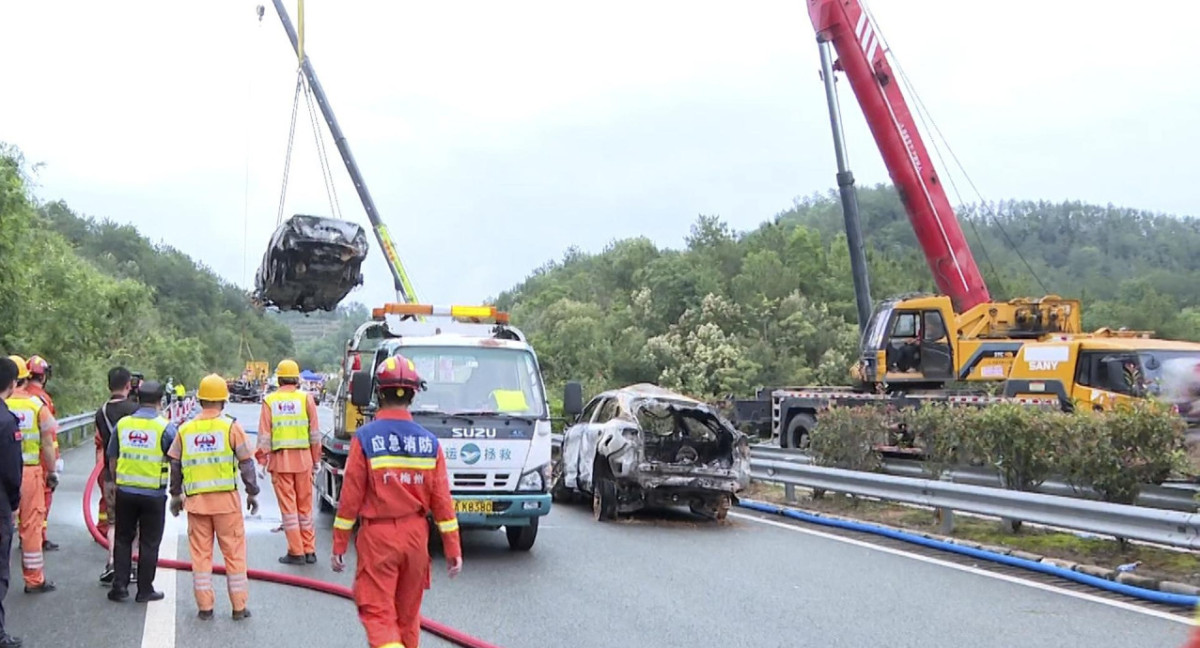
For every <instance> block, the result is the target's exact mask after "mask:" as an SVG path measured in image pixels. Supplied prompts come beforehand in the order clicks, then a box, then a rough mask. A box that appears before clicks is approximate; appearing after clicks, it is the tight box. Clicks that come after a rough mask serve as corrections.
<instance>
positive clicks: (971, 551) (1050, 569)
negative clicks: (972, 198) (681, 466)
mask: <svg viewBox="0 0 1200 648" xmlns="http://www.w3.org/2000/svg"><path fill="white" fill-rule="evenodd" d="M738 505H739V506H742V507H744V508H748V509H751V510H753V511H761V512H763V513H774V514H776V515H782V516H784V517H789V518H792V519H794V520H800V521H801V522H811V523H813V524H820V525H823V526H828V527H835V528H838V529H846V530H848V531H860V532H863V533H873V534H875V535H880V536H884V537H886V538H892V539H894V540H901V541H904V542H910V543H912V544H917V545H921V546H923V547H929V548H931V549H939V550H941V551H949V552H951V553H956V554H961V555H964V556H970V557H972V558H979V559H981V560H989V561H991V562H995V563H1000V564H1001V565H1008V566H1010V567H1020V568H1022V569H1028V570H1030V571H1035V572H1040V573H1043V574H1049V575H1051V576H1058V577H1059V578H1065V579H1067V580H1070V581H1075V582H1076V583H1083V584H1084V585H1091V586H1092V587H1097V588H1099V589H1102V590H1105V591H1108V592H1114V593H1116V594H1124V595H1126V596H1132V597H1134V598H1138V599H1142V600H1144V601H1150V602H1152V603H1162V604H1165V605H1177V606H1180V607H1187V608H1195V607H1196V605H1197V604H1198V603H1200V597H1196V596H1189V595H1186V594H1171V593H1169V592H1160V591H1157V590H1151V589H1146V588H1144V587H1134V586H1132V585H1126V584H1125V583H1117V582H1114V581H1110V580H1108V579H1105V578H1100V577H1098V576H1090V575H1088V574H1083V573H1080V572H1077V571H1071V570H1070V569H1064V568H1062V567H1058V566H1055V565H1048V564H1046V563H1040V562H1036V561H1033V560H1026V559H1024V558H1017V557H1015V556H1006V555H1004V554H999V553H995V552H992V551H984V550H982V549H975V548H973V547H966V546H963V545H959V544H954V543H952V542H945V541H943V540H933V539H931V538H926V537H924V536H919V535H916V534H913V533H905V532H903V531H896V530H893V529H888V528H884V527H881V526H877V525H874V524H865V523H862V522H851V521H849V520H838V519H834V518H827V517H823V516H819V515H813V514H811V513H805V512H803V511H797V510H795V509H791V508H787V507H784V506H778V505H775V504H768V503H766V502H759V501H756V500H747V499H743V500H741V501H739V502H738Z"/></svg>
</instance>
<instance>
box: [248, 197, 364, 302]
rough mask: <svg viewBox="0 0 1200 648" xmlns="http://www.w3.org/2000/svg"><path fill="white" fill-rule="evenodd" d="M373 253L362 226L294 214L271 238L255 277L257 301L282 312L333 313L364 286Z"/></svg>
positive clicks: (333, 219) (332, 219)
mask: <svg viewBox="0 0 1200 648" xmlns="http://www.w3.org/2000/svg"><path fill="white" fill-rule="evenodd" d="M368 249H369V246H368V243H367V233H366V231H365V230H364V229H363V228H362V226H361V225H358V224H356V223H352V222H349V221H344V220H338V219H335V218H324V217H321V216H310V215H306V214H296V215H295V216H292V217H291V218H290V219H288V220H287V221H285V222H284V223H283V224H282V225H280V226H279V227H278V228H277V229H276V230H275V233H274V234H273V235H272V236H271V242H270V244H269V245H268V246H267V251H266V253H265V254H264V255H263V260H262V265H261V266H259V269H258V274H256V275H255V278H254V284H255V293H254V297H255V300H256V301H258V302H259V303H261V304H262V305H263V306H267V307H274V308H278V309H279V310H283V311H300V312H304V313H307V312H311V311H315V310H325V311H332V310H334V309H335V308H337V305H338V303H340V302H341V301H342V300H343V299H345V298H346V295H348V294H350V291H351V290H353V289H354V288H355V287H356V286H359V285H361V284H362V282H363V275H362V263H363V261H364V260H365V259H366V258H367V251H368Z"/></svg>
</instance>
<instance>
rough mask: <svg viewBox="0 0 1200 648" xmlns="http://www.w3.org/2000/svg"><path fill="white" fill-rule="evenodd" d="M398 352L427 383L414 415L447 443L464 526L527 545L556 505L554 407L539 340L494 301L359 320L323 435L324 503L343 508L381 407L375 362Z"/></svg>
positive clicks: (388, 310)
mask: <svg viewBox="0 0 1200 648" xmlns="http://www.w3.org/2000/svg"><path fill="white" fill-rule="evenodd" d="M396 354H400V355H403V356H405V357H406V358H408V359H410V360H412V361H413V362H414V363H415V364H416V366H417V372H418V373H419V374H420V375H421V377H422V378H423V379H424V380H425V382H426V383H427V389H426V390H425V391H422V392H419V393H418V394H417V396H416V398H415V399H414V401H413V404H412V407H411V411H412V415H413V420H414V421H416V422H417V423H419V424H420V425H422V426H424V427H425V428H426V429H428V430H430V431H431V432H433V433H434V434H436V435H437V437H438V439H439V440H440V441H441V443H442V448H443V452H444V453H445V456H446V467H447V471H448V472H449V477H450V488H451V494H452V495H453V497H454V507H455V510H456V511H457V513H458V521H459V526H460V527H463V528H487V529H493V530H495V529H499V528H500V527H504V529H505V533H506V535H507V537H508V544H509V546H510V547H511V548H513V549H516V550H522V551H528V550H529V549H530V548H532V547H533V544H534V540H535V539H536V538H537V530H538V519H539V518H540V517H541V516H543V515H546V514H547V513H549V512H550V499H551V498H550V490H549V489H550V470H551V465H550V461H551V456H550V455H551V437H550V408H549V406H548V405H547V400H546V390H545V385H544V383H543V381H542V374H541V369H540V366H539V364H538V360H537V355H536V354H535V353H534V351H533V348H532V347H531V346H530V345H529V343H528V342H527V341H526V338H525V335H524V334H523V333H522V332H521V331H520V330H519V329H517V328H516V327H513V326H510V325H509V323H508V314H507V313H503V312H500V311H497V310H496V309H495V308H493V307H490V306H450V307H434V306H430V305H425V304H400V303H390V304H386V305H385V306H383V307H382V308H376V309H374V311H373V312H372V320H371V321H370V322H367V323H365V324H363V325H362V326H360V327H359V328H358V330H357V331H356V332H355V334H354V337H352V338H351V339H350V340H349V341H348V343H347V345H346V353H345V355H344V357H343V365H342V367H343V375H344V376H345V377H346V378H347V379H345V380H342V381H341V384H339V386H338V390H337V394H336V396H335V400H334V429H333V431H332V432H329V433H327V434H326V435H325V437H324V439H323V441H322V461H321V467H320V468H321V470H320V473H319V474H318V477H317V488H318V491H319V492H318V495H319V498H320V503H321V508H322V509H323V510H326V511H330V510H333V509H336V507H337V503H338V497H339V494H340V492H341V482H342V474H343V472H344V468H345V465H346V457H347V455H348V453H349V450H350V440H351V438H352V437H353V435H354V432H355V430H357V429H358V428H359V427H360V426H361V425H363V424H364V423H365V422H366V421H368V420H370V419H371V417H372V415H373V413H374V410H375V407H376V401H375V390H374V369H375V367H376V366H378V364H379V363H380V362H381V361H383V360H384V359H386V358H388V357H389V356H393V355H396Z"/></svg>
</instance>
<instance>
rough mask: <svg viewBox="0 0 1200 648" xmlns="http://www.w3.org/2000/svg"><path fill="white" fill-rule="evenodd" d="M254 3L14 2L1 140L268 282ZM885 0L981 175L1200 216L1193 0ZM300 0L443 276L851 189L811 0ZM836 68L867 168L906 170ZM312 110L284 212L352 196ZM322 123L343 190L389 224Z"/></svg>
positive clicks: (911, 65)
mask: <svg viewBox="0 0 1200 648" xmlns="http://www.w3.org/2000/svg"><path fill="white" fill-rule="evenodd" d="M257 4H258V3H257V2H254V1H252V0H251V1H243V0H222V1H220V2H205V3H188V2H162V1H161V0H159V1H150V0H140V1H135V0H123V1H122V2H103V3H99V2H82V1H71V2H27V3H26V2H22V3H18V2H16V1H15V0H5V1H3V2H0V60H3V61H5V64H4V65H3V67H0V80H2V85H0V88H3V92H4V97H3V100H2V101H0V141H6V142H8V143H11V144H15V145H17V146H19V147H21V149H22V150H23V151H24V152H25V155H26V157H27V158H28V159H29V160H30V161H31V162H42V163H44V164H45V167H44V168H43V169H42V170H41V171H40V173H39V175H38V183H39V186H38V188H37V193H38V196H39V197H40V198H41V199H42V200H53V199H63V200H66V201H67V203H68V204H69V205H70V206H71V207H73V208H74V209H75V210H76V211H78V212H82V213H85V214H87V215H91V216H96V217H107V218H111V219H114V220H116V221H120V222H128V223H133V224H135V225H136V226H137V227H138V228H139V229H140V230H141V231H142V232H143V233H144V234H146V235H147V236H149V237H150V238H151V239H152V240H154V241H156V242H157V241H161V242H165V243H168V244H170V245H173V246H175V247H177V248H179V249H181V250H183V251H185V252H186V253H188V254H190V255H192V256H193V257H194V258H197V259H199V260H202V261H204V262H205V263H207V264H208V265H209V266H210V267H212V268H214V269H216V270H217V271H218V272H220V273H221V274H222V275H223V276H225V277H226V278H228V279H229V280H231V281H235V282H237V283H239V284H241V285H243V286H247V287H249V286H252V285H253V276H254V272H255V270H256V269H257V267H258V264H259V262H260V260H261V256H262V252H263V250H264V247H265V245H266V243H267V240H268V238H269V237H270V234H271V232H272V231H273V230H274V228H275V225H276V214H277V206H278V201H279V194H280V180H281V175H282V171H283V161H284V153H285V150H286V140H287V131H288V125H289V118H290V115H291V107H292V96H293V91H294V88H295V66H296V62H295V57H294V55H293V54H292V52H291V48H290V45H289V43H288V41H287V38H286V36H285V35H284V31H283V29H282V27H281V25H280V21H279V18H278V16H277V15H276V14H275V12H274V10H273V9H272V7H271V4H270V3H269V2H268V3H266V14H265V16H264V18H263V20H262V22H261V24H260V23H259V21H258V19H257V17H256V15H255V6H256V5H257ZM285 4H286V6H287V8H288V11H289V12H290V13H291V14H292V18H293V20H295V18H296V3H295V0H289V1H288V2H286V3H285ZM870 8H871V10H872V12H873V14H874V16H875V18H876V19H877V21H878V27H879V29H880V31H882V32H883V34H884V36H885V37H886V39H887V41H888V43H889V44H890V45H891V47H892V51H893V53H894V55H895V56H896V57H897V58H898V59H899V61H900V63H901V65H902V66H903V68H904V70H905V72H906V73H907V74H908V76H909V78H910V79H911V80H912V82H913V83H914V85H915V87H916V88H917V90H918V91H919V92H920V96H921V99H922V100H923V102H924V104H925V106H926V107H927V108H928V109H929V111H930V112H931V114H932V115H933V117H934V119H935V120H936V121H937V124H938V125H939V127H940V129H941V131H942V133H943V134H944V135H945V137H946V139H947V140H948V141H949V143H950V146H951V147H952V148H953V150H954V152H955V153H956V154H957V156H958V157H959V159H960V160H961V161H962V162H963V164H964V166H965V167H966V169H967V171H968V172H969V173H970V175H971V177H972V179H973V180H974V181H975V183H976V184H977V185H978V186H979V188H980V190H981V191H982V193H983V194H984V196H985V197H986V198H988V199H1001V198H1028V199H1049V200H1062V199H1081V200H1085V201H1090V202H1096V203H1108V202H1112V203H1116V204H1120V205H1126V206H1132V207H1139V208H1144V209H1151V210H1156V211H1163V212H1168V213H1175V214H1179V215H1200V192H1197V190H1196V171H1197V165H1196V163H1195V159H1196V150H1197V146H1198V145H1200V119H1198V117H1200V90H1197V88H1196V74H1197V72H1196V66H1195V56H1194V51H1193V50H1194V40H1195V35H1194V31H1195V25H1196V23H1197V22H1198V21H1197V19H1198V18H1200V8H1198V5H1197V3H1194V2H1189V1H1185V0H1176V1H1172V2H1161V3H1157V4H1155V5H1154V6H1153V10H1148V9H1147V10H1142V11H1133V10H1131V5H1129V4H1128V3H1118V2H1111V3H1103V2H1101V3H1085V2H1083V1H1082V0H1039V1H1033V0H1025V1H1015V2H962V1H961V0H873V1H872V2H871V3H870ZM305 10H306V48H307V52H308V53H309V54H310V55H311V57H312V61H313V63H314V66H315V67H316V70H317V74H318V75H319V76H320V79H321V81H322V84H323V85H324V87H325V90H326V92H327V93H328V95H329V99H330V102H331V104H332V105H333V108H334V110H335V111H336V113H337V117H338V120H339V121H340V122H341V125H342V128H343V130H344V131H345V133H346V135H347V137H348V139H349V142H350V146H351V149H352V150H353V152H354V154H355V157H356V158H357V160H358V163H359V166H360V168H361V171H362V174H363V176H364V177H365V179H366V181H367V184H368V186H369V187H370V190H371V192H372V194H373V196H374V198H375V202H376V204H377V205H378V208H379V211H380V213H381V215H382V217H383V219H384V221H385V222H386V223H387V224H388V226H389V227H390V228H391V231H392V234H393V237H394V239H395V241H396V244H397V246H398V251H399V253H400V256H401V258H402V259H403V260H404V262H405V265H406V267H407V269H408V271H409V273H410V275H411V277H412V279H413V282H414V283H415V285H416V289H417V293H418V296H419V297H420V298H421V299H422V300H424V301H432V302H437V303H465V302H474V301H478V300H482V299H485V298H487V297H489V296H494V295H495V294H497V293H498V292H499V291H501V290H504V289H506V288H508V287H511V286H512V285H513V284H515V283H516V282H518V281H520V280H521V279H523V278H524V277H525V276H526V275H527V274H528V273H529V272H530V271H531V270H532V269H534V268H536V267H538V266H539V265H541V264H543V263H544V262H545V261H547V260H549V259H557V258H560V257H561V255H562V253H563V251H564V250H565V249H566V248H567V247H568V246H571V245H577V246H579V247H580V248H582V249H584V250H585V251H599V250H601V249H603V247H604V246H605V245H606V244H607V243H608V242H610V241H611V240H613V239H617V238H624V237H629V236H636V235H646V236H649V237H650V238H651V239H653V240H654V241H656V242H657V243H659V244H660V245H668V246H678V245H681V244H682V240H683V237H684V236H685V235H686V234H687V231H688V227H689V226H690V225H691V224H692V223H693V222H694V221H695V219H696V217H697V215H699V214H717V215H719V216H721V217H722V218H724V219H725V220H726V221H728V222H729V223H730V224H731V225H732V226H733V227H734V228H736V229H739V230H746V229H751V228H753V227H755V226H757V225H758V224H759V223H761V222H762V221H764V220H767V219H769V218H771V217H772V216H774V215H775V214H776V213H778V212H780V211H782V210H784V209H786V208H788V207H789V206H790V205H791V204H792V201H793V199H794V198H796V197H798V196H804V195H808V194H811V193H813V192H825V191H827V190H828V189H830V188H832V187H834V173H835V166H834V159H833V147H832V142H831V136H830V131H829V125H828V117H827V113H826V110H825V102H824V95H823V89H822V86H821V83H820V80H819V77H818V75H817V72H818V70H819V59H818V54H817V49H816V44H815V40H814V36H813V30H812V26H811V23H810V21H809V18H808V14H807V10H806V3H805V2H804V1H803V0H787V1H784V0H770V1H767V0H761V1H758V0H745V1H742V2H723V3H718V2H711V3H705V2H665V1H656V2H621V1H612V0H610V1H608V2H604V3H583V2H548V1H547V2H521V1H517V2H504V3H497V2H452V3H417V2H383V1H368V0H338V1H337V2H334V1H333V0H308V2H306V5H305ZM839 85H840V86H841V87H842V89H841V99H842V106H843V108H844V115H845V122H846V131H847V137H848V140H849V150H850V154H851V164H852V168H853V170H854V172H855V175H856V176H857V178H858V180H859V182H860V184H871V183H875V182H884V181H887V172H886V170H885V168H884V167H883V165H882V163H881V161H880V157H879V153H878V151H877V150H876V148H875V145H874V142H873V140H871V138H870V135H869V133H868V131H867V128H866V124H865V121H864V120H863V117H862V113H861V111H860V110H859V108H858V105H857V103H856V102H855V101H854V99H853V95H852V93H851V92H850V90H849V87H848V85H847V84H846V83H841V84H839ZM909 99H910V103H915V102H914V101H913V98H912V97H911V96H910V97H909ZM301 109H302V111H301V114H300V119H299V120H298V122H297V127H296V149H295V151H294V154H293V160H292V170H291V181H290V183H289V191H288V195H287V203H286V206H285V217H287V216H290V215H291V214H293V213H296V212H302V213H315V214H321V215H328V214H329V213H330V207H329V201H328V200H327V198H326V192H325V190H324V186H323V184H322V182H321V176H320V170H319V169H320V166H319V163H318V157H317V155H316V153H315V145H314V139H313V138H314V136H313V130H312V126H311V125H310V122H309V121H308V116H307V113H306V112H305V111H304V105H303V103H302V104H301ZM321 129H322V134H323V136H325V137H326V138H327V139H326V141H327V145H328V146H329V153H330V156H331V158H330V163H331V164H332V165H333V174H334V178H335V180H336V181H337V194H338V198H339V203H340V205H341V209H342V210H343V213H344V216H345V217H346V218H348V219H352V220H354V221H356V222H359V223H361V224H362V225H364V226H367V219H366V214H365V212H364V211H363V209H362V207H361V205H360V203H359V202H358V199H357V197H356V195H355V193H354V189H353V186H352V185H351V183H350V181H349V177H348V175H347V173H346V170H345V168H344V167H343V166H342V164H341V161H340V159H339V158H338V157H337V155H336V151H335V150H334V149H333V147H332V143H331V140H329V139H328V135H327V133H326V131H325V127H324V125H323V124H322V125H321ZM925 136H926V141H927V143H928V142H930V141H931V140H932V137H931V134H929V133H926V134H925ZM936 163H937V161H936V159H935V164H936ZM941 168H942V171H943V174H946V173H949V172H950V171H952V170H951V169H947V168H945V167H941ZM958 178H959V180H960V181H961V176H959V177H958ZM960 184H961V183H960ZM962 198H963V199H964V200H968V201H970V200H974V196H973V195H971V194H968V195H964V196H962ZM951 199H952V200H955V196H953V195H952V196H951ZM868 236H870V234H869V233H868ZM370 240H371V253H370V257H369V258H368V261H367V263H366V266H365V267H366V269H365V272H366V285H365V286H363V287H361V288H359V289H358V290H357V291H355V292H354V293H352V294H351V299H355V300H359V301H365V302H367V303H375V302H379V301H382V300H385V299H388V298H389V297H391V296H393V293H392V292H391V280H390V278H389V276H388V272H387V267H386V264H385V262H384V260H383V256H382V254H381V253H380V250H379V247H378V245H377V244H376V242H375V240H374V238H373V237H372V238H371V239H370Z"/></svg>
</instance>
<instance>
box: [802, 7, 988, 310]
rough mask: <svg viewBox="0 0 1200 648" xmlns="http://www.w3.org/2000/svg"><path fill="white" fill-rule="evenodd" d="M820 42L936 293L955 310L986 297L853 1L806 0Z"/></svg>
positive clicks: (872, 32) (873, 32)
mask: <svg viewBox="0 0 1200 648" xmlns="http://www.w3.org/2000/svg"><path fill="white" fill-rule="evenodd" d="M808 13H809V17H810V18H811V19H812V23H813V27H815V28H816V30H817V37H818V38H819V39H826V40H828V41H829V42H830V43H831V44H832V45H833V48H834V51H836V52H837V55H838V61H837V67H838V68H840V69H841V70H843V71H844V72H845V73H846V78H847V79H849V81H850V87H851V89H852V90H853V91H854V96H855V97H856V98H857V99H858V104H859V106H861V107H862V111H863V115H864V116H865V117H866V119H867V125H868V126H869V127H870V129H871V135H872V136H874V138H875V143H876V145H877V146H878V147H879V152H880V153H881V154H882V155H883V162H884V164H885V165H887V168H888V173H889V174H890V175H891V177H892V182H893V183H894V184H895V186H896V189H897V191H899V192H900V199H901V200H902V201H903V202H904V206H905V209H906V211H907V212H908V219H909V222H910V223H911V224H912V227H913V230H914V231H915V232H916V235H917V240H918V241H920V244H921V249H922V250H923V251H924V253H925V260H926V262H928V264H929V269H930V270H931V271H932V272H933V278H934V281H935V282H936V284H937V287H938V290H939V291H940V292H942V293H943V294H945V295H947V296H948V297H950V300H951V302H953V304H954V308H955V310H956V311H957V312H959V313H962V312H965V311H966V310H968V309H970V308H971V307H973V306H976V305H978V304H981V303H984V302H988V301H991V295H990V294H989V293H988V289H987V285H986V284H984V281H983V276H982V275H981V274H980V272H979V267H978V266H977V265H976V264H975V257H974V256H973V255H972V254H971V249H970V248H969V247H968V246H967V240H966V237H965V236H963V232H962V227H961V226H960V225H959V222H958V218H957V217H956V216H955V215H954V209H953V208H952V207H951V206H950V200H949V198H947V196H946V192H945V190H944V189H943V188H942V183H941V181H940V180H939V179H938V174H937V171H936V170H934V168H933V161H932V160H931V159H930V157H929V153H928V152H927V151H926V150H925V144H924V143H923V142H922V141H921V136H920V133H919V132H918V131H917V125H916V122H915V121H913V117H912V113H911V112H910V111H909V109H908V105H907V104H906V103H905V101H904V95H902V94H901V92H900V86H899V84H898V83H897V81H898V80H897V78H896V76H895V75H894V74H893V73H892V67H891V65H890V64H889V63H888V60H887V56H886V51H885V49H884V48H883V47H881V46H880V43H879V35H878V34H879V30H878V29H877V28H876V27H875V25H873V24H872V23H871V20H870V18H869V17H868V15H867V12H866V11H865V10H864V8H863V6H862V5H861V4H860V3H859V0H809V1H808Z"/></svg>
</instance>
